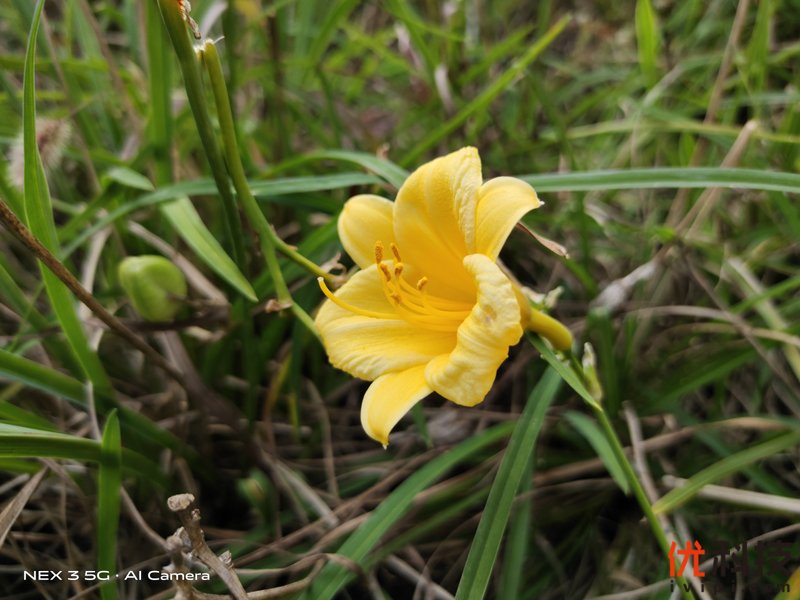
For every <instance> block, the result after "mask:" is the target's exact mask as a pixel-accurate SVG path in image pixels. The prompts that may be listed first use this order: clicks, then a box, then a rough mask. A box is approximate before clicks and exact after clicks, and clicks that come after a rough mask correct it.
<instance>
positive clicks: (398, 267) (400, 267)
mask: <svg viewBox="0 0 800 600" xmlns="http://www.w3.org/2000/svg"><path fill="white" fill-rule="evenodd" d="M402 274H403V263H400V262H399V263H397V264H396V265H395V266H394V276H395V277H397V278H398V279H399V278H400V275H402Z"/></svg>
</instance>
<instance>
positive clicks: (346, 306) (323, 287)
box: [317, 277, 400, 321]
mask: <svg viewBox="0 0 800 600" xmlns="http://www.w3.org/2000/svg"><path fill="white" fill-rule="evenodd" d="M317 283H319V289H321V290H322V293H323V294H325V296H327V297H328V299H329V300H330V301H331V302H333V303H334V304H335V305H336V306H338V307H340V308H343V309H345V310H348V311H350V312H351V313H355V314H357V315H362V316H364V317H371V318H373V319H386V320H390V321H399V320H400V317H398V315H396V314H393V313H382V312H377V311H373V310H365V309H363V308H359V307H357V306H353V305H352V304H350V303H349V302H345V301H344V300H342V299H341V298H337V297H336V296H334V295H333V292H331V291H330V290H329V289H328V286H327V285H326V284H325V280H324V279H323V278H322V277H317Z"/></svg>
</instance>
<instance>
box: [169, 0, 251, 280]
mask: <svg viewBox="0 0 800 600" xmlns="http://www.w3.org/2000/svg"><path fill="white" fill-rule="evenodd" d="M153 1H156V2H158V7H159V9H160V11H161V17H162V19H163V20H164V25H165V26H166V28H167V33H168V34H169V37H170V40H171V41H172V47H173V49H174V50H175V54H176V56H177V57H178V64H179V65H180V69H181V73H182V74H183V84H184V86H185V88H186V95H187V97H188V99H189V106H190V107H191V109H192V115H193V116H194V121H195V124H196V125H197V132H198V134H199V135H200V141H201V142H202V145H203V150H204V151H205V153H206V157H207V158H208V162H209V165H210V167H211V174H212V176H213V177H214V182H215V183H216V185H217V190H218V191H219V195H220V196H221V197H222V207H223V213H224V221H225V234H226V236H227V237H228V240H229V243H230V245H231V248H232V252H233V260H234V261H235V262H236V264H237V265H238V266H239V268H240V269H242V270H245V269H244V267H245V264H244V262H245V251H244V241H243V240H244V238H243V234H242V224H241V222H240V221H239V214H238V211H237V210H236V201H235V200H234V198H233V193H232V192H231V188H230V181H229V179H228V174H227V172H226V169H225V161H224V159H223V157H222V154H221V152H220V149H219V146H218V145H217V140H216V137H215V136H214V128H213V126H212V125H211V117H210V116H209V114H208V109H207V107H206V102H205V94H204V91H203V82H202V77H201V74H200V68H199V65H198V59H197V53H196V52H195V49H194V47H193V46H192V43H191V42H190V41H189V34H188V32H187V31H186V23H185V22H184V16H183V15H182V14H181V9H180V8H179V6H178V4H179V3H178V2H176V1H175V0H153Z"/></svg>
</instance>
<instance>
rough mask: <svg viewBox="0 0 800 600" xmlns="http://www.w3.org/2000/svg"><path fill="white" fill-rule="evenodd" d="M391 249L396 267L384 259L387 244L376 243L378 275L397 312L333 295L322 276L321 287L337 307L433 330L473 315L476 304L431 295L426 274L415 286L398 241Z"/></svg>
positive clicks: (450, 328)
mask: <svg viewBox="0 0 800 600" xmlns="http://www.w3.org/2000/svg"><path fill="white" fill-rule="evenodd" d="M391 249H392V255H393V256H394V266H393V267H392V266H390V265H389V264H387V262H386V261H384V260H383V243H382V242H380V241H378V242H376V243H375V264H376V265H377V266H378V277H380V282H381V288H382V290H383V294H384V296H386V299H387V300H388V301H389V303H390V304H391V305H392V306H393V307H394V309H395V312H394V313H384V312H378V311H371V310H367V309H363V308H361V307H358V306H354V305H352V304H350V303H348V302H345V301H343V300H341V299H340V298H337V297H336V296H334V295H333V293H332V292H331V291H330V290H329V289H328V287H327V286H326V285H325V282H324V280H323V279H322V278H321V277H320V278H319V279H318V281H319V286H320V289H321V290H322V292H323V293H324V294H325V295H326V296H327V297H328V298H329V299H330V300H331V301H332V302H334V303H335V304H336V305H337V306H340V307H341V308H344V309H345V310H348V311H350V312H352V313H355V314H358V315H362V316H365V317H371V318H373V319H388V320H395V321H397V320H401V319H402V320H405V321H408V322H410V323H415V324H417V325H420V326H421V327H423V328H425V329H430V330H433V331H455V330H456V329H458V326H459V325H460V324H461V323H462V322H463V321H464V319H466V318H467V317H468V316H469V314H470V312H471V310H472V306H471V305H469V304H466V303H464V302H456V301H453V300H447V299H446V298H440V297H438V296H432V295H430V294H428V293H427V291H426V287H427V284H428V278H427V277H425V276H422V277H420V278H419V279H418V280H417V283H416V285H411V284H410V283H409V282H408V281H406V280H405V279H404V278H403V269H404V265H403V260H402V258H401V257H400V251H399V250H398V248H397V246H396V245H395V244H394V243H392V244H391Z"/></svg>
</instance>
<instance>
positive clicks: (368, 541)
mask: <svg viewBox="0 0 800 600" xmlns="http://www.w3.org/2000/svg"><path fill="white" fill-rule="evenodd" d="M512 427H513V423H503V424H501V425H497V426H495V427H493V428H491V429H489V430H487V431H485V432H483V433H481V434H480V435H477V436H475V437H473V438H471V439H469V440H466V441H465V442H462V443H461V444H459V445H458V446H456V447H455V448H452V449H450V450H448V451H447V452H445V453H444V454H441V455H439V456H437V457H436V458H435V459H433V460H432V461H431V462H429V463H428V464H426V465H425V466H424V467H422V468H421V469H420V470H419V471H417V472H416V473H414V474H413V475H412V476H411V477H409V478H408V479H406V480H405V481H404V482H403V483H402V484H401V485H400V486H398V487H397V489H395V490H394V491H393V492H392V493H391V494H390V495H389V497H388V498H386V499H385V500H384V501H383V502H381V504H380V506H378V508H376V509H375V510H374V511H373V512H372V514H371V515H370V516H369V518H368V519H367V520H366V521H365V522H364V523H363V524H362V525H361V526H360V527H359V528H358V529H357V530H356V531H355V532H354V533H353V534H352V535H351V536H350V537H349V538H348V539H347V541H346V542H345V543H344V544H342V546H341V547H340V548H339V550H338V551H337V552H336V553H337V554H338V555H340V556H344V557H346V558H348V559H350V560H352V561H354V562H356V563H359V564H361V563H362V562H364V561H365V560H366V559H368V557H369V553H370V551H371V550H372V549H373V548H374V546H375V544H377V543H378V542H379V541H380V539H381V538H382V537H383V536H384V534H386V532H387V531H389V529H390V528H391V527H392V525H394V524H395V523H396V522H397V521H399V520H400V519H401V518H402V517H403V516H404V515H405V514H406V513H407V512H408V511H409V510H410V509H411V506H412V502H413V500H414V497H415V496H416V495H417V494H419V493H420V492H422V491H423V490H425V489H426V488H427V487H428V486H430V485H431V484H432V483H434V482H435V481H436V480H438V479H439V478H440V477H442V476H443V475H444V474H445V473H447V472H448V471H449V470H450V469H452V468H453V467H455V466H456V465H458V464H459V463H461V462H462V461H464V460H466V459H467V458H469V457H470V456H472V455H473V454H475V453H476V452H478V451H479V450H481V449H483V448H485V447H487V446H489V445H491V444H494V443H496V442H498V441H500V440H501V439H503V438H504V437H505V436H507V435H508V434H509V432H510V430H511V428H512ZM354 577H355V574H354V573H353V572H352V571H351V570H350V569H348V568H346V567H344V566H342V565H340V564H338V563H334V562H329V563H328V564H327V565H325V567H324V568H323V569H322V571H320V574H319V575H318V576H317V578H316V579H315V580H314V583H313V585H312V586H311V587H310V588H309V589H308V590H307V591H306V593H305V595H304V597H305V598H308V599H309V600H331V599H332V598H334V597H335V596H336V594H337V593H338V592H339V590H341V589H342V588H343V587H344V586H345V584H347V582H349V581H350V580H352V579H353V578H354Z"/></svg>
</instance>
